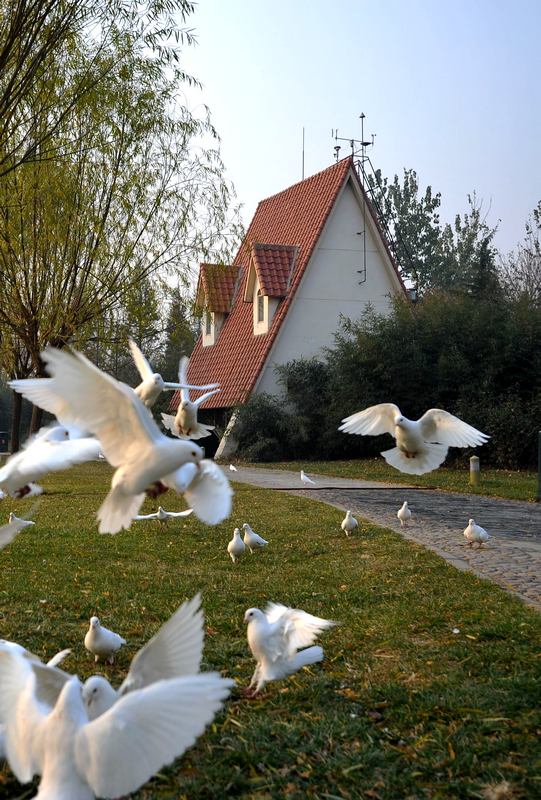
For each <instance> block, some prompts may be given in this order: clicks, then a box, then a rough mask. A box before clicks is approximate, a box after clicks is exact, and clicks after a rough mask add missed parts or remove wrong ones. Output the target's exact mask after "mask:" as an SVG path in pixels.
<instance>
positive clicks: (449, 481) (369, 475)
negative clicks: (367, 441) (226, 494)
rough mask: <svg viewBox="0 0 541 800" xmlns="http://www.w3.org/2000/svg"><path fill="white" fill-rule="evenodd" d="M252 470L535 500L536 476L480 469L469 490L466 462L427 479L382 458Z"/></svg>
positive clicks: (275, 465) (290, 463)
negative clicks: (300, 471) (479, 474)
mask: <svg viewBox="0 0 541 800" xmlns="http://www.w3.org/2000/svg"><path fill="white" fill-rule="evenodd" d="M249 466H251V467H268V468H272V469H287V470H293V471H295V472H297V471H299V470H301V469H304V471H305V472H308V473H319V474H320V475H334V476H336V477H338V478H355V479H357V480H363V481H383V482H384V483H406V484H408V486H422V487H426V488H433V489H441V490H443V491H447V492H462V493H464V494H481V495H483V494H484V495H489V496H492V497H505V498H508V499H509V500H529V501H532V502H533V501H534V500H535V499H536V497H537V488H538V481H537V473H535V472H527V471H521V472H519V471H516V470H515V471H513V470H505V469H481V483H480V486H479V487H473V486H470V483H469V479H470V474H469V468H470V467H469V462H468V461H467V460H466V461H465V463H464V467H463V468H462V469H459V468H457V467H454V468H451V467H441V468H440V469H437V470H435V471H434V472H429V473H427V474H426V475H405V474H404V473H403V472H399V471H398V470H396V469H393V467H390V466H389V465H388V464H387V463H386V462H385V461H384V460H383V459H382V458H376V459H365V460H362V461H361V460H352V461H313V462H310V461H283V462H279V463H269V464H264V463H258V464H250V465H249Z"/></svg>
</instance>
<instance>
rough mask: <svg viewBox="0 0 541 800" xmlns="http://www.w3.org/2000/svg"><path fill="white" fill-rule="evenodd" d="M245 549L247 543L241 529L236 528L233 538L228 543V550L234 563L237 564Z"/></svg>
mask: <svg viewBox="0 0 541 800" xmlns="http://www.w3.org/2000/svg"><path fill="white" fill-rule="evenodd" d="M260 538H261V537H260ZM245 550H246V545H245V544H244V542H243V541H242V538H241V534H240V529H239V528H235V530H234V531H233V538H232V539H231V541H230V542H229V544H228V545H227V552H228V553H229V555H230V556H231V560H232V562H233V564H235V563H236V562H237V561H238V559H239V558H240V557H241V556H242V555H244V551H245Z"/></svg>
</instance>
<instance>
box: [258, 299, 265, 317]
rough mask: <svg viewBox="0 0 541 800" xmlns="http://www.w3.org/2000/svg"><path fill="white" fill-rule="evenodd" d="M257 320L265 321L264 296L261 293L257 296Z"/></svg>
mask: <svg viewBox="0 0 541 800" xmlns="http://www.w3.org/2000/svg"><path fill="white" fill-rule="evenodd" d="M257 321H258V322H264V321H265V298H264V297H263V295H262V294H259V295H258V296H257Z"/></svg>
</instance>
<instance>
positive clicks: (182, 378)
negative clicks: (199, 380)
mask: <svg viewBox="0 0 541 800" xmlns="http://www.w3.org/2000/svg"><path fill="white" fill-rule="evenodd" d="M189 363H190V361H189V359H188V358H186V356H183V357H182V358H181V359H180V364H179V368H178V380H179V384H180V385H181V386H183V387H188V386H189V384H187V382H186V381H187V379H186V375H187V373H188V364H189ZM217 385H218V384H216V383H214V384H209V386H214V387H216V386H217ZM196 388H197V387H196ZM200 388H201V389H204V388H207V387H203V386H201V387H200ZM219 391H221V390H220V389H219V388H214V389H213V390H212V391H210V392H206V393H205V394H202V395H201V397H198V398H197V400H190V392H189V389H188V388H182V389H181V390H180V403H179V405H178V408H177V413H176V415H175V416H173V414H162V420H163V425H164V427H165V428H167V430H168V431H171V433H172V434H173V435H174V436H178V438H179V439H203V438H204V437H205V436H208V435H209V433H211V431H213V430H214V425H203V423H201V422H198V421H197V411H198V409H199V406H200V405H201V403H204V402H205V400H208V399H209V397H212V396H213V395H215V394H217V393H218V392H219Z"/></svg>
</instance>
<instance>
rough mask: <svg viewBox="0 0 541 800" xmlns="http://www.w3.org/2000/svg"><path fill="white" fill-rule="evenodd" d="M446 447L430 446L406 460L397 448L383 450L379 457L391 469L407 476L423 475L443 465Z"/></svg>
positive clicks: (440, 445) (439, 445)
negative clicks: (405, 473) (381, 457)
mask: <svg viewBox="0 0 541 800" xmlns="http://www.w3.org/2000/svg"><path fill="white" fill-rule="evenodd" d="M447 450H448V448H447V445H444V444H431V445H427V449H426V450H423V451H422V452H420V453H417V455H415V456H413V457H410V458H408V456H406V454H405V453H403V452H402V450H399V449H398V447H393V448H392V449H391V450H384V451H383V452H382V453H381V455H382V456H383V458H384V459H385V461H386V462H387V464H390V465H391V467H394V468H395V469H398V470H400V472H407V473H408V474H409V475H424V474H425V472H432V470H434V469H437V468H438V467H439V466H440V464H443V462H444V461H445V457H446V455H447Z"/></svg>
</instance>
